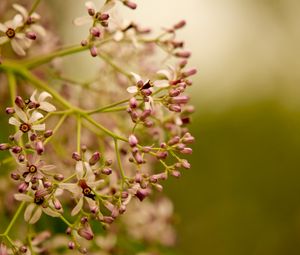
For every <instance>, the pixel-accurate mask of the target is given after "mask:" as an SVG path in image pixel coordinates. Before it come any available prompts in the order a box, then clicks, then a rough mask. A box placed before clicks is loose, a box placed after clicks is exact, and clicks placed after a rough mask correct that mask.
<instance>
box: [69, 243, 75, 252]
mask: <svg viewBox="0 0 300 255" xmlns="http://www.w3.org/2000/svg"><path fill="white" fill-rule="evenodd" d="M68 248H69V249H70V250H74V248H75V243H74V242H69V243H68Z"/></svg>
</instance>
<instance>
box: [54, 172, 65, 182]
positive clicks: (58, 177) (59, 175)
mask: <svg viewBox="0 0 300 255" xmlns="http://www.w3.org/2000/svg"><path fill="white" fill-rule="evenodd" d="M64 178H65V177H64V176H63V175H62V174H55V175H54V179H55V180H57V181H62V180H63V179H64Z"/></svg>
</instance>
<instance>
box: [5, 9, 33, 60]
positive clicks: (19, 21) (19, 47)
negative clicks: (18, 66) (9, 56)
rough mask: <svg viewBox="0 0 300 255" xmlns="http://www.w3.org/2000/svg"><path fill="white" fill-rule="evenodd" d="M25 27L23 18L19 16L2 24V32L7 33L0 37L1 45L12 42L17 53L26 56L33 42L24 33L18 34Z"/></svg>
mask: <svg viewBox="0 0 300 255" xmlns="http://www.w3.org/2000/svg"><path fill="white" fill-rule="evenodd" d="M22 25H23V18H22V16H21V15H20V14H17V15H16V16H15V17H14V18H13V19H12V20H9V21H6V22H5V23H4V24H3V23H0V31H1V32H3V33H5V35H4V36H1V37H0V45H1V44H4V43H7V42H9V41H10V44H11V47H12V49H13V50H14V52H15V53H17V54H18V55H20V56H25V55H26V52H25V49H27V48H28V47H29V46H30V43H31V40H30V39H28V38H27V37H26V35H25V34H24V33H22V32H17V30H18V28H19V27H21V26H22Z"/></svg>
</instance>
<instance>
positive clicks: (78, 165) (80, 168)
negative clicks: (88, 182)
mask: <svg viewBox="0 0 300 255" xmlns="http://www.w3.org/2000/svg"><path fill="white" fill-rule="evenodd" d="M75 171H76V174H77V178H78V179H81V178H82V177H83V176H84V171H83V164H82V161H81V160H80V161H77V162H76V165H75Z"/></svg>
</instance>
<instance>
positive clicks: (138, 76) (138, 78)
mask: <svg viewBox="0 0 300 255" xmlns="http://www.w3.org/2000/svg"><path fill="white" fill-rule="evenodd" d="M131 75H132V76H133V78H134V79H135V81H136V83H138V82H139V81H142V77H141V76H140V75H138V74H136V73H134V72H131Z"/></svg>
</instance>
